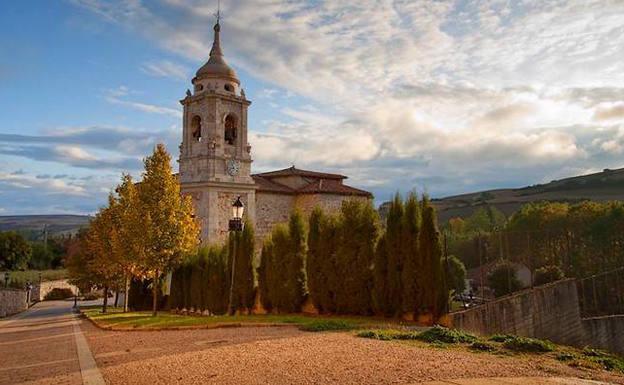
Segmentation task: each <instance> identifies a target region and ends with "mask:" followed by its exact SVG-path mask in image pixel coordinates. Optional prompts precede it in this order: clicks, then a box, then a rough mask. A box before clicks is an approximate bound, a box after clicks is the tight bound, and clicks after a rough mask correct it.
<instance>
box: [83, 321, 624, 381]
mask: <svg viewBox="0 0 624 385" xmlns="http://www.w3.org/2000/svg"><path fill="white" fill-rule="evenodd" d="M82 329H83V332H84V333H85V335H86V337H87V340H88V342H89V345H90V347H91V350H92V352H93V355H94V356H95V359H96V362H97V365H98V367H99V369H100V370H101V372H102V374H103V375H104V378H105V380H106V382H107V383H108V384H112V385H115V384H119V385H122V384H123V385H132V384H150V385H155V384H246V385H248V384H272V385H279V384H341V385H349V384H375V385H379V384H413V383H419V382H422V381H432V380H443V379H455V378H470V377H472V378H474V377H512V376H536V377H537V376H548V377H550V376H562V377H577V378H585V379H594V380H600V381H607V382H612V383H617V384H624V376H620V375H616V374H612V373H608V372H604V371H597V370H589V369H576V368H571V367H569V366H567V365H565V364H563V363H559V362H557V361H554V360H552V359H547V358H543V357H539V356H531V357H508V356H496V355H492V354H486V353H472V352H467V351H461V350H457V349H441V348H435V347H430V346H414V345H408V344H405V343H397V342H387V341H377V340H370V339H364V338H358V337H355V336H354V335H353V333H331V332H330V333H310V332H302V331H299V330H298V329H296V328H295V327H245V328H225V329H213V330H185V331H165V332H148V331H136V332H112V331H103V330H100V329H97V328H96V327H94V326H93V325H92V324H91V323H89V322H84V323H83V324H82Z"/></svg>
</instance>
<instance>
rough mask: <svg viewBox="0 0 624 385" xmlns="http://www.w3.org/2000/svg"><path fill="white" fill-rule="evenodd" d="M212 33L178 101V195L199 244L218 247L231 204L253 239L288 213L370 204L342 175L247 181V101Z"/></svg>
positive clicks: (279, 174)
mask: <svg viewBox="0 0 624 385" xmlns="http://www.w3.org/2000/svg"><path fill="white" fill-rule="evenodd" d="M220 30H221V26H220V24H219V20H218V19H217V23H216V24H215V26H214V41H213V44H212V49H211V50H210V58H209V60H208V62H206V64H204V65H203V66H202V67H201V68H200V69H199V70H198V71H197V73H196V76H195V77H194V78H193V80H192V84H193V91H192V92H191V91H190V90H187V92H186V97H185V98H184V99H183V100H181V101H180V103H181V104H182V106H183V109H184V112H183V122H182V127H183V131H182V144H181V145H180V157H179V160H178V162H179V167H180V173H179V180H180V185H181V191H182V194H184V195H190V196H191V197H192V199H193V204H194V206H195V214H196V218H197V219H198V221H199V223H200V225H201V239H202V243H203V244H210V243H220V242H223V241H224V240H225V239H226V237H227V233H228V222H229V220H230V219H231V217H232V203H233V202H234V201H235V200H236V199H237V197H240V198H241V201H242V202H243V203H244V205H245V214H244V218H243V219H244V220H249V221H251V222H252V223H253V224H254V226H255V230H256V240H257V241H261V240H262V239H264V238H265V237H266V236H267V235H268V234H270V232H271V230H272V228H273V226H274V225H275V224H277V223H283V222H286V221H287V220H288V217H289V215H290V213H291V212H292V211H293V210H294V209H298V210H300V211H301V212H302V213H303V214H304V215H306V214H309V213H310V212H311V211H312V209H313V208H314V207H316V206H319V207H321V208H323V209H324V210H326V211H333V210H336V209H338V208H339V207H340V205H341V204H342V202H343V201H344V200H347V199H362V200H368V199H371V198H372V194H371V193H369V192H368V191H364V190H360V189H357V188H354V187H351V186H347V185H345V184H344V183H343V181H344V180H345V179H347V177H346V176H343V175H339V174H329V173H323V172H317V171H307V170H301V169H298V168H295V167H294V166H292V167H289V168H285V169H282V170H276V171H270V172H263V173H259V174H252V170H251V164H252V151H251V150H252V148H251V145H250V144H249V142H248V139H247V136H248V133H247V127H248V126H247V110H248V108H249V106H250V105H251V101H250V100H248V99H247V98H246V97H245V91H244V90H243V88H242V87H241V84H240V80H239V79H238V76H237V75H236V72H235V71H234V70H233V69H232V68H231V67H230V66H229V65H228V64H227V63H226V62H225V59H224V57H223V52H222V50H221V42H220V39H219V37H220V36H219V35H220Z"/></svg>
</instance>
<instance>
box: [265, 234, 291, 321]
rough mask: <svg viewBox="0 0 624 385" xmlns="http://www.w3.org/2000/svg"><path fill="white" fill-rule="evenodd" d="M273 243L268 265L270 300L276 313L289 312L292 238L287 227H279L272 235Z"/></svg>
mask: <svg viewBox="0 0 624 385" xmlns="http://www.w3.org/2000/svg"><path fill="white" fill-rule="evenodd" d="M271 239H272V241H273V247H272V254H271V255H272V257H273V258H272V259H271V263H270V264H268V265H267V267H268V269H269V271H268V274H267V275H268V276H269V277H270V278H269V280H268V281H267V282H268V292H269V299H270V302H271V305H272V309H273V311H274V312H278V313H279V312H289V311H291V310H290V308H289V300H288V299H289V296H290V295H291V292H290V291H289V289H290V286H291V285H290V284H289V278H290V275H289V271H290V254H291V253H290V249H291V248H290V237H289V234H288V228H287V227H286V226H285V225H282V224H280V225H277V226H275V227H274V228H273V232H272V233H271Z"/></svg>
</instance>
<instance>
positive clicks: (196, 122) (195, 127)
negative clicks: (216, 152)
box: [191, 115, 202, 142]
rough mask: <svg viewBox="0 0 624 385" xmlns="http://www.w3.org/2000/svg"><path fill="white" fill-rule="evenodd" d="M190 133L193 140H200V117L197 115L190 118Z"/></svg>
mask: <svg viewBox="0 0 624 385" xmlns="http://www.w3.org/2000/svg"><path fill="white" fill-rule="evenodd" d="M191 133H192V135H193V140H195V141H197V142H201V140H202V127H201V118H200V117H199V116H197V115H195V116H193V119H191Z"/></svg>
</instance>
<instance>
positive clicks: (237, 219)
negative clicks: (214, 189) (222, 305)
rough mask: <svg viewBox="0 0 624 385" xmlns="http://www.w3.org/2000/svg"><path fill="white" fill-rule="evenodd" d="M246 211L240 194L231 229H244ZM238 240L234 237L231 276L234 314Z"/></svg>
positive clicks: (232, 312)
mask: <svg viewBox="0 0 624 385" xmlns="http://www.w3.org/2000/svg"><path fill="white" fill-rule="evenodd" d="M244 211H245V205H244V204H243V202H242V201H241V197H240V196H238V198H236V200H235V201H234V203H233V204H232V219H230V223H229V226H228V227H229V228H228V229H229V231H230V232H234V234H236V233H237V232H239V231H243V212H244ZM237 242H238V238H237V237H234V241H233V242H232V274H231V277H230V299H229V302H228V313H229V314H234V308H233V305H234V303H233V302H234V268H235V266H236V243H237Z"/></svg>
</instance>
